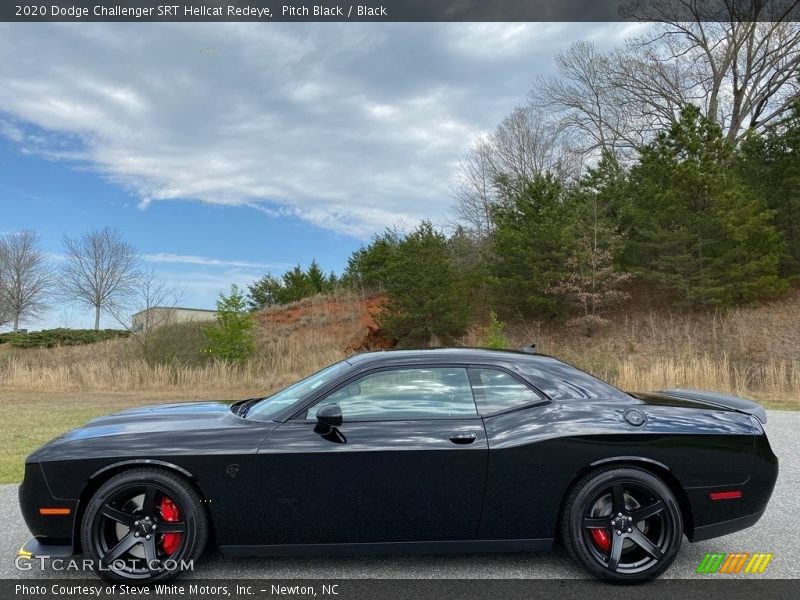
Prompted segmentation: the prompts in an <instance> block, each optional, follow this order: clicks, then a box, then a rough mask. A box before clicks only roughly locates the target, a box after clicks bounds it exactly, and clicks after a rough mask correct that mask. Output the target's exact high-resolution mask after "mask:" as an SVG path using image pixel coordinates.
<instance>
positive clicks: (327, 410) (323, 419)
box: [317, 404, 342, 427]
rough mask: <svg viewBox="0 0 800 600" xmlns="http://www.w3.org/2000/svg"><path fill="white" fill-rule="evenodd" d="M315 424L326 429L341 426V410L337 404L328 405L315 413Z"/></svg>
mask: <svg viewBox="0 0 800 600" xmlns="http://www.w3.org/2000/svg"><path fill="white" fill-rule="evenodd" d="M317 423H318V424H320V425H324V426H327V427H339V426H340V425H341V424H342V409H341V408H339V405H338V404H328V405H327V406H323V407H322V408H320V409H319V411H318V412H317Z"/></svg>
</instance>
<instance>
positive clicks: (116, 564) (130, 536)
mask: <svg viewBox="0 0 800 600" xmlns="http://www.w3.org/2000/svg"><path fill="white" fill-rule="evenodd" d="M207 540H208V518H207V517H206V514H205V511H204V510H203V508H202V506H201V504H200V497H199V496H198V494H197V492H196V491H195V490H194V488H193V487H192V486H191V485H190V484H189V483H188V482H187V481H185V480H184V479H182V478H180V477H178V476H176V475H173V474H172V473H170V472H169V471H166V470H163V469H155V468H142V469H131V470H129V471H124V472H123V473H120V474H119V475H115V476H114V477H112V478H111V479H109V480H108V481H107V482H106V483H104V484H103V485H102V486H100V489H98V490H97V492H96V493H95V494H94V496H92V498H91V500H90V501H89V504H88V506H87V508H86V512H85V514H84V517H83V527H82V531H81V543H82V546H83V550H84V552H85V553H86V555H87V556H88V557H89V558H90V559H92V561H93V565H94V570H95V572H96V573H97V574H98V575H99V576H100V577H103V578H104V579H108V580H112V581H138V582H152V581H163V580H165V579H169V578H171V577H174V576H175V575H177V574H178V573H179V572H180V571H181V570H182V569H184V568H186V565H187V564H188V562H189V561H193V560H195V559H197V558H198V557H199V556H200V554H201V553H202V551H203V548H204V547H205V545H206V541H207Z"/></svg>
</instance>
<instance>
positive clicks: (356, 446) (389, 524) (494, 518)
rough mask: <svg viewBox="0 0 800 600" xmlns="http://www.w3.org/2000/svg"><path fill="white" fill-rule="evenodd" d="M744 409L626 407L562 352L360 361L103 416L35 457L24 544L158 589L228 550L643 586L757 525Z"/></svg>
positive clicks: (758, 461) (766, 489)
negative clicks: (505, 568)
mask: <svg viewBox="0 0 800 600" xmlns="http://www.w3.org/2000/svg"><path fill="white" fill-rule="evenodd" d="M765 422H766V413H765V412H764V410H763V409H762V408H761V407H760V406H759V405H758V404H755V403H753V402H750V401H747V400H743V399H741V398H736V397H732V396H726V395H722V394H715V393H709V392H697V391H689V390H669V391H666V392H658V393H646V394H638V393H637V394H629V393H625V392H622V391H620V390H618V389H616V388H614V387H613V386H611V385H609V384H607V383H604V382H602V381H600V380H598V379H596V378H594V377H592V376H590V375H588V374H586V373H584V372H582V371H580V370H578V369H576V368H574V367H571V366H569V365H567V364H565V363H563V362H560V361H558V360H556V359H554V358H551V357H548V356H544V355H539V354H532V353H525V352H499V351H490V350H473V349H458V350H448V349H442V350H420V351H390V352H376V353H369V354H361V355H358V356H354V357H352V358H350V359H348V360H344V361H342V362H339V363H336V364H334V365H331V366H329V367H327V368H326V369H323V370H322V371H319V372H318V373H315V374H314V375H311V376H310V377H308V378H307V379H304V380H302V381H300V382H298V383H296V384H294V385H292V386H290V387H288V388H286V389H284V390H283V391H280V392H278V393H276V394H274V395H272V396H270V397H268V398H256V399H251V400H244V401H240V402H236V403H234V404H231V405H228V404H224V403H216V402H198V403H191V404H169V405H165V406H151V407H145V408H139V409H134V410H127V411H124V412H120V413H117V414H114V415H110V416H107V417H102V418H99V419H95V420H93V421H91V422H89V423H88V424H86V425H85V426H83V427H80V428H78V429H75V430H73V431H70V432H68V433H66V434H64V435H62V436H61V437H58V438H56V439H55V440H53V441H51V442H49V443H48V444H46V445H44V446H43V447H41V448H39V449H38V450H36V451H35V452H33V453H32V454H31V455H30V456H29V457H28V459H27V463H26V467H25V479H24V481H23V483H22V485H21V487H20V489H19V498H20V504H21V506H22V513H23V515H24V517H25V521H26V522H27V524H28V528H29V529H30V530H31V532H32V533H33V535H34V539H32V540H31V541H30V542H28V543H27V544H26V545H25V546H24V547H23V549H22V550H21V552H23V553H26V554H33V555H41V554H49V555H51V556H66V555H71V554H74V553H79V552H83V554H84V555H85V556H84V558H89V559H92V561H93V564H94V568H95V570H96V571H97V572H98V574H100V575H101V576H103V577H106V578H110V579H116V580H140V581H154V580H160V579H166V578H168V577H170V576H173V575H175V574H176V573H178V572H179V571H180V569H181V565H182V562H183V566H185V564H186V562H185V561H193V560H194V559H197V558H198V557H199V556H200V554H201V552H202V551H203V549H204V547H205V546H207V545H208V544H214V545H215V546H217V547H219V549H220V550H221V552H222V553H223V555H225V556H229V557H238V556H271V555H300V554H302V555H309V554H331V553H341V552H347V553H361V552H367V553H371V552H403V553H405V552H423V553H433V552H441V551H444V552H484V551H487V552H488V551H530V550H545V549H548V548H550V547H551V546H552V544H553V541H554V540H555V539H556V538H557V537H560V538H561V539H562V540H563V542H564V543H565V545H566V547H567V548H568V549H569V551H570V552H571V554H572V555H573V556H574V557H575V558H576V559H577V560H578V561H579V562H580V563H581V564H583V565H584V566H585V567H586V568H587V569H588V570H589V571H590V572H591V573H593V574H594V575H596V576H598V577H601V578H604V579H609V580H631V579H647V578H651V577H655V576H657V575H659V574H660V573H662V572H663V571H664V570H665V569H666V568H667V567H668V566H669V565H670V563H671V562H672V561H673V560H674V558H675V555H676V553H677V552H678V548H679V547H680V543H681V539H682V536H683V535H686V536H687V537H688V538H689V540H691V541H698V540H705V539H708V538H712V537H715V536H720V535H724V534H728V533H731V532H733V531H737V530H740V529H744V528H746V527H749V526H751V525H753V524H754V523H755V522H756V521H758V519H759V518H760V517H761V515H762V513H763V512H764V510H765V508H766V505H767V502H768V500H769V497H770V494H771V493H772V488H773V486H774V484H775V480H776V478H777V474H778V461H777V459H776V457H775V455H774V454H773V453H772V450H771V449H770V446H769V443H768V441H767V436H766V435H765V432H764V428H763V426H762V425H763V423H765Z"/></svg>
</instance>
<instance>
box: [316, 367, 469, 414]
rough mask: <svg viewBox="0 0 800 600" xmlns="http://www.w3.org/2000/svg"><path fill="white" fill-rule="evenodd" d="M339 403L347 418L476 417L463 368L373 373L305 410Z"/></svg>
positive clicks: (409, 369) (395, 370) (467, 378)
mask: <svg viewBox="0 0 800 600" xmlns="http://www.w3.org/2000/svg"><path fill="white" fill-rule="evenodd" d="M328 404H338V405H339V408H340V409H341V410H342V417H343V419H344V420H345V421H398V420H415V421H416V420H427V419H450V418H459V417H477V416H478V411H477V408H476V407H475V399H474V398H473V396H472V388H471V386H470V383H469V376H468V375H467V370H466V369H464V368H451V367H431V368H407V369H392V370H387V371H379V372H377V373H370V374H368V375H365V376H364V377H361V378H360V379H357V380H356V381H354V382H352V383H350V384H348V385H347V386H345V387H343V388H341V389H339V390H337V391H336V392H333V393H332V394H330V395H329V396H328V397H326V398H324V399H323V400H321V401H320V402H318V403H317V404H315V405H314V406H313V407H311V408H310V409H309V410H308V411H307V412H306V415H305V416H306V419H309V420H314V419H316V418H317V411H319V409H321V408H322V407H323V406H326V405H328Z"/></svg>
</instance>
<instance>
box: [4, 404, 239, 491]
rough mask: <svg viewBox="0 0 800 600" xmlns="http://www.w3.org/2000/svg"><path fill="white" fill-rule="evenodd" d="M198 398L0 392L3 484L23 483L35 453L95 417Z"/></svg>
mask: <svg viewBox="0 0 800 600" xmlns="http://www.w3.org/2000/svg"><path fill="white" fill-rule="evenodd" d="M240 397H242V398H244V397H246V396H240ZM198 398H199V397H198V396H196V395H191V394H188V393H183V394H180V393H179V394H174V393H173V394H158V395H154V394H151V393H147V394H145V393H141V392H140V393H118V392H117V393H102V392H90V393H86V392H75V393H63V392H61V393H45V392H13V391H8V390H0V427H2V432H3V433H2V436H0V483H16V482H18V481H20V480H21V479H22V473H23V469H24V463H25V457H26V456H27V455H28V454H29V453H30V452H31V451H33V450H35V449H36V448H38V447H39V446H41V445H42V444H43V443H45V442H46V441H48V440H51V439H53V438H54V437H56V436H57V435H59V434H61V433H63V432H65V431H68V430H69V429H73V428H75V427H78V426H79V425H83V424H84V423H86V422H87V421H88V420H90V419H93V418H94V417H99V416H101V415H105V414H109V413H112V412H117V411H120V410H124V409H126V408H131V407H134V406H144V405H146V404H161V403H164V402H173V401H177V400H187V399H191V400H196V399H198ZM199 399H204V398H199ZM207 399H211V398H207Z"/></svg>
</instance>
